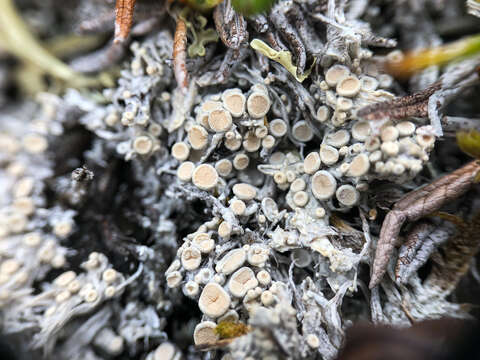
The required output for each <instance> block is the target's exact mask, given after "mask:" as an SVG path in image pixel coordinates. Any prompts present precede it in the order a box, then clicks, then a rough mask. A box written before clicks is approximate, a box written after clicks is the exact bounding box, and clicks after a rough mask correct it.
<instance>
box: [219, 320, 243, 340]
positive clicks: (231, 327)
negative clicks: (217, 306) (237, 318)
mask: <svg viewBox="0 0 480 360" xmlns="http://www.w3.org/2000/svg"><path fill="white" fill-rule="evenodd" d="M249 331H250V327H249V326H248V325H245V324H243V323H241V322H234V321H221V322H220V323H219V324H218V325H217V327H216V328H215V333H216V334H217V335H218V336H219V337H220V339H232V338H236V337H239V336H243V335H245V334H247V333H248V332H249Z"/></svg>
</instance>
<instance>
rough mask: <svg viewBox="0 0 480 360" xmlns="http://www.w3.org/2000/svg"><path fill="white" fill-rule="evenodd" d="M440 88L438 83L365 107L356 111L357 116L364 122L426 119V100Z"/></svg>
mask: <svg viewBox="0 0 480 360" xmlns="http://www.w3.org/2000/svg"><path fill="white" fill-rule="evenodd" d="M440 87H441V85H440V83H438V82H437V83H434V84H432V85H430V86H429V87H428V88H427V89H425V90H423V91H419V92H417V93H415V94H412V95H407V96H403V97H400V98H398V99H394V100H392V101H385V102H380V103H376V104H372V105H368V106H365V107H364V108H362V109H360V110H359V111H358V113H357V115H358V116H359V117H361V118H363V119H365V120H381V119H391V120H400V119H404V118H407V117H412V116H414V117H428V99H429V98H430V96H431V95H432V94H433V93H434V92H435V91H437V90H439V89H440Z"/></svg>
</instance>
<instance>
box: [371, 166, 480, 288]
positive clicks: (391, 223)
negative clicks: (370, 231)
mask: <svg viewBox="0 0 480 360" xmlns="http://www.w3.org/2000/svg"><path fill="white" fill-rule="evenodd" d="M479 171H480V163H479V162H478V161H472V162H470V163H468V164H467V165H465V166H463V167H461V168H460V169H458V170H456V171H454V172H452V173H450V174H448V175H445V176H443V177H441V178H440V179H438V180H436V181H434V182H433V183H431V184H429V185H427V186H425V187H423V188H420V189H418V190H415V191H412V192H410V193H408V194H407V195H406V196H405V197H403V198H402V199H401V200H400V201H399V202H397V203H396V204H395V206H394V207H393V209H392V210H391V211H390V212H389V213H388V214H387V216H386V217H385V220H384V221H383V224H382V229H381V231H380V238H379V240H378V245H377V250H376V253H375V259H374V262H373V270H372V277H371V279H370V285H369V286H370V288H373V287H375V286H376V285H378V283H379V282H380V281H381V279H382V277H383V274H384V273H385V271H386V268H387V264H388V262H389V260H390V256H391V254H392V251H393V248H394V246H395V243H396V241H397V239H398V235H399V233H400V230H401V228H402V225H403V223H404V222H405V221H407V220H408V221H416V220H418V219H420V218H422V217H424V216H426V215H428V214H431V213H432V212H434V211H437V210H438V209H440V208H441V207H442V206H443V205H444V204H445V203H447V202H448V201H451V200H453V199H456V198H458V197H459V196H461V195H462V194H464V193H465V192H466V191H467V190H468V189H469V188H470V186H471V185H472V184H473V182H474V181H475V177H476V176H477V174H478V173H479Z"/></svg>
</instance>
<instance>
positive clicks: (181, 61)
mask: <svg viewBox="0 0 480 360" xmlns="http://www.w3.org/2000/svg"><path fill="white" fill-rule="evenodd" d="M172 57H173V72H174V74H175V80H177V84H178V86H179V87H180V89H182V91H183V92H184V93H186V92H187V89H188V72H187V64H186V63H187V24H186V23H185V21H184V20H182V19H181V18H180V17H179V18H178V19H177V27H176V29H175V36H174V39H173V56H172Z"/></svg>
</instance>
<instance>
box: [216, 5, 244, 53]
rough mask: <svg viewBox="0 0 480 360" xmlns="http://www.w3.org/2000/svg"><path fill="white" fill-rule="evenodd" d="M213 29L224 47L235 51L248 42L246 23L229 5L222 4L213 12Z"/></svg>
mask: <svg viewBox="0 0 480 360" xmlns="http://www.w3.org/2000/svg"><path fill="white" fill-rule="evenodd" d="M213 20H214V21H215V28H216V29H217V33H218V35H219V36H220V39H221V40H222V42H223V43H224V44H225V46H226V47H228V48H230V49H233V50H237V49H238V48H240V46H242V44H246V43H247V42H248V32H247V22H246V21H245V19H244V18H243V16H242V15H239V14H238V13H236V12H235V10H233V8H232V6H231V5H228V4H226V3H225V2H222V3H221V4H219V5H217V7H216V8H215V10H214V12H213Z"/></svg>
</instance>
